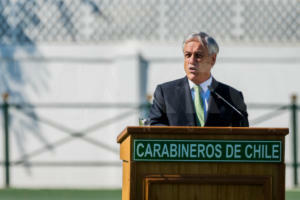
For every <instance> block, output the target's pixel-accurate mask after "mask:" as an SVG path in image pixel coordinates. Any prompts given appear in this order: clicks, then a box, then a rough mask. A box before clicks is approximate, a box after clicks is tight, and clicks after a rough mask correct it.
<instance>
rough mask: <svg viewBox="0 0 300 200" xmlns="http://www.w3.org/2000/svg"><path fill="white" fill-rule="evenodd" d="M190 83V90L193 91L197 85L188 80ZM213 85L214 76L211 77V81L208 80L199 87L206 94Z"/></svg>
mask: <svg viewBox="0 0 300 200" xmlns="http://www.w3.org/2000/svg"><path fill="white" fill-rule="evenodd" d="M188 81H189V86H190V89H193V87H194V85H196V84H195V83H194V82H193V81H191V80H190V79H188ZM211 83H212V76H210V77H209V79H207V80H206V81H204V82H203V83H200V84H199V86H200V87H201V88H202V90H203V92H204V93H206V92H207V90H208V86H210V85H211Z"/></svg>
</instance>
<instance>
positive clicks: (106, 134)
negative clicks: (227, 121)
mask: <svg viewBox="0 0 300 200" xmlns="http://www.w3.org/2000/svg"><path fill="white" fill-rule="evenodd" d="M32 2H35V3H32ZM296 3H297V0H286V1H275V0H274V1H271V0H265V1H254V2H253V1H250V0H249V1H248V0H244V1H241V2H236V1H234V2H232V1H230V0H228V1H220V0H214V1H209V2H208V1H204V0H203V1H199V3H196V4H194V3H193V2H191V1H178V3H176V4H174V3H173V1H171V0H167V1H163V3H161V2H157V1H155V0H151V1H147V2H146V1H128V2H126V3H125V2H124V1H121V0H113V1H100V0H98V1H97V0H94V1H71V0H64V1H55V3H53V2H52V1H46V0H44V1H28V2H27V1H15V3H11V4H4V3H2V5H1V6H0V18H1V17H2V18H1V20H2V23H1V25H0V26H1V27H4V28H2V29H1V33H0V44H1V46H0V92H1V93H4V92H8V93H9V94H10V99H9V100H10V102H11V103H24V102H25V103H30V104H33V105H35V106H36V107H35V108H34V109H31V108H28V107H26V108H24V109H17V108H14V107H11V108H10V115H11V123H10V139H11V143H10V150H11V161H12V162H13V163H14V164H13V165H12V167H11V186H12V187H22V188H24V187H25V188H27V187H35V188H57V187H63V188H120V187H121V179H122V170H121V161H120V160H119V152H118V151H119V145H118V144H117V143H116V137H117V135H118V134H119V133H120V132H121V131H122V130H123V129H124V128H125V127H126V126H129V125H138V118H139V117H140V115H141V112H140V110H139V109H138V105H140V104H142V103H145V101H146V99H147V95H152V94H153V92H154V90H155V87H156V85H157V84H159V83H162V82H165V81H169V80H173V79H176V78H180V77H183V76H184V70H183V56H182V49H181V42H182V39H183V36H184V35H185V34H186V33H189V32H192V31H198V30H201V31H206V32H208V33H210V34H212V35H214V36H215V37H216V39H217V41H218V42H219V44H220V54H219V56H218V58H217V63H216V65H215V66H214V68H213V76H214V77H215V78H216V79H217V80H219V81H222V82H225V83H227V84H229V85H232V86H233V87H235V88H237V89H239V90H241V91H243V94H244V98H245V101H246V103H248V104H251V103H264V104H280V105H281V104H289V103H290V101H291V100H290V96H291V95H292V94H300V84H299V83H300V81H299V78H298V76H299V75H300V68H299V67H300V66H299V63H300V54H299V52H300V45H299V44H300V43H299V41H300V38H299V30H298V29H297V24H296V23H294V22H295V21H294V19H295V18H296V17H297V15H296V13H297V12H296V10H295V9H297V4H296ZM22 4H24V5H26V6H22ZM191 6H192V7H191ZM208 10H209V11H210V12H207V11H208ZM46 11H49V12H46ZM45 13H49V15H48V14H45ZM253 13H255V15H254V14H253ZM73 106H75V107H77V108H75V107H73ZM272 111H273V110H272V109H267V108H265V109H251V107H249V109H248V112H249V120H250V125H252V126H260V127H290V113H289V111H284V112H278V113H276V115H275V117H273V118H271V119H269V120H266V121H264V122H262V123H258V122H259V121H258V120H257V119H259V117H260V116H264V115H265V114H268V113H270V112H272ZM0 119H1V122H2V123H3V118H2V117H1V118H0ZM2 132H3V131H2V129H1V133H2ZM1 135H2V136H3V133H2V134H1ZM298 139H299V137H298ZM0 142H1V144H3V137H0ZM291 142H292V138H291V134H290V135H289V136H287V138H286V161H287V162H288V163H291V161H292V148H291V147H292V143H291ZM298 144H300V141H298ZM0 155H4V152H3V148H1V149H0ZM1 158H3V157H2V156H1ZM1 161H2V165H1V168H2V170H1V172H0V179H1V180H4V168H3V159H1ZM19 161H21V162H19ZM62 163H64V165H62ZM286 172H287V176H286V177H287V180H286V185H287V187H292V186H293V173H292V168H291V167H289V166H288V167H287V170H286ZM0 184H2V185H1V187H3V186H4V185H3V184H4V183H3V182H2V183H0Z"/></svg>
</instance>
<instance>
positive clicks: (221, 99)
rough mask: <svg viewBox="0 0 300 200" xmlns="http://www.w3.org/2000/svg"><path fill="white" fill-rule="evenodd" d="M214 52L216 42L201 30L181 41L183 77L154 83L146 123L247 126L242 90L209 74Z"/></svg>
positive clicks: (214, 58) (213, 62) (159, 124)
mask: <svg viewBox="0 0 300 200" xmlns="http://www.w3.org/2000/svg"><path fill="white" fill-rule="evenodd" d="M218 52H219V47H218V44H217V42H216V41H215V40H214V39H213V38H212V37H211V36H209V35H207V34H206V33H204V32H200V33H193V34H191V35H189V36H188V37H187V38H186V39H185V40H184V42H183V53H184V70H185V73H186V76H185V77H184V78H181V79H178V80H174V81H170V82H167V83H163V84H160V85H158V86H157V88H156V90H155V92H154V100H153V105H152V107H151V109H150V115H149V117H150V125H157V126H246V127H247V126H249V122H248V114H247V107H246V104H245V102H244V99H243V95H242V93H241V92H240V91H238V90H236V89H234V88H232V87H230V86H228V85H225V84H223V83H221V82H218V81H217V80H215V79H214V78H213V77H212V75H211V69H212V67H213V66H214V64H215V62H216V57H217V54H218ZM229 104H230V105H229Z"/></svg>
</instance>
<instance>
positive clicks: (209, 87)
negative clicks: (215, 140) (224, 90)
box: [208, 85, 246, 119]
mask: <svg viewBox="0 0 300 200" xmlns="http://www.w3.org/2000/svg"><path fill="white" fill-rule="evenodd" d="M208 89H209V91H210V92H211V93H213V94H215V95H216V96H217V97H218V98H219V99H221V100H222V101H223V102H224V103H225V104H226V105H228V106H229V107H230V108H231V109H232V110H234V111H235V112H236V113H238V114H239V115H240V116H241V117H242V118H243V119H246V117H245V116H244V115H243V113H241V111H239V110H238V109H237V108H236V107H234V106H233V105H232V104H231V103H229V102H228V101H227V100H226V99H224V98H223V97H222V96H221V95H220V94H218V93H217V92H216V91H215V90H214V89H213V88H212V87H211V86H210V85H209V86H208Z"/></svg>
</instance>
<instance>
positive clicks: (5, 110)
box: [2, 93, 10, 188]
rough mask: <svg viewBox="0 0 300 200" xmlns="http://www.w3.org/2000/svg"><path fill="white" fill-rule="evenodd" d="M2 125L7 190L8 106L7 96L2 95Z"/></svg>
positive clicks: (8, 175)
mask: <svg viewBox="0 0 300 200" xmlns="http://www.w3.org/2000/svg"><path fill="white" fill-rule="evenodd" d="M2 97H3V102H4V103H3V123H4V165H5V187H6V188H9V186H10V173H9V167H10V160H9V113H8V109H9V104H8V102H7V100H8V94H7V93H5V94H3V96H2Z"/></svg>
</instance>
